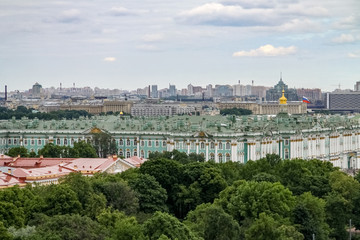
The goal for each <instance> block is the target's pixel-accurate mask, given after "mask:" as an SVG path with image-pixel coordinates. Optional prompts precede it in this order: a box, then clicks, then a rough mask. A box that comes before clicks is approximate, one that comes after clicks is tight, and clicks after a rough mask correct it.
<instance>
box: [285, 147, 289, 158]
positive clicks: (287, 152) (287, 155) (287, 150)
mask: <svg viewBox="0 0 360 240" xmlns="http://www.w3.org/2000/svg"><path fill="white" fill-rule="evenodd" d="M285 159H289V149H287V148H285Z"/></svg>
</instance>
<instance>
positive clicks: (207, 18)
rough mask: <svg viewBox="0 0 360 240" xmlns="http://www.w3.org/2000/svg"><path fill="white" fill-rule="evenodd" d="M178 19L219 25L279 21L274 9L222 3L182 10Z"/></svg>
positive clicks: (260, 23) (247, 24)
mask: <svg viewBox="0 0 360 240" xmlns="http://www.w3.org/2000/svg"><path fill="white" fill-rule="evenodd" d="M256 16H257V17H256ZM177 19H178V20H179V21H181V22H185V23H191V24H209V25H219V26H258V25H273V24H276V22H277V21H276V17H274V12H273V10H272V9H244V8H242V7H241V6H235V5H232V6H227V5H223V4H220V3H207V4H204V5H201V6H199V7H196V8H193V9H190V10H188V11H184V12H181V13H180V14H179V15H178V17H177Z"/></svg>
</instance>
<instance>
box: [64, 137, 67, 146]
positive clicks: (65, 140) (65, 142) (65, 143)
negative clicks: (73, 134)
mask: <svg viewBox="0 0 360 240" xmlns="http://www.w3.org/2000/svg"><path fill="white" fill-rule="evenodd" d="M67 144H68V140H67V139H66V138H65V139H64V145H65V146H67Z"/></svg>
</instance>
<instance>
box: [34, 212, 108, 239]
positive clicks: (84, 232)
mask: <svg viewBox="0 0 360 240" xmlns="http://www.w3.org/2000/svg"><path fill="white" fill-rule="evenodd" d="M105 237H106V235H105V232H104V229H103V227H102V226H101V225H100V224H99V223H97V222H96V221H93V220H91V219H90V218H88V217H86V216H80V215H78V214H74V215H68V214H66V215H56V216H53V217H47V216H45V215H41V220H38V222H37V226H36V233H35V234H34V235H33V236H32V238H31V239H35V240H62V239H68V240H83V239H87V240H102V239H105Z"/></svg>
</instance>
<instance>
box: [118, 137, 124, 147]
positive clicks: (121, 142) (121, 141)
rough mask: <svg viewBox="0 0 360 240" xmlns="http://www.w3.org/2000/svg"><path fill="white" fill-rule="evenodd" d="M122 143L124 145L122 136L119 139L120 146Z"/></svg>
mask: <svg viewBox="0 0 360 240" xmlns="http://www.w3.org/2000/svg"><path fill="white" fill-rule="evenodd" d="M122 145H124V141H123V140H122V139H121V138H120V140H119V146H122Z"/></svg>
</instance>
